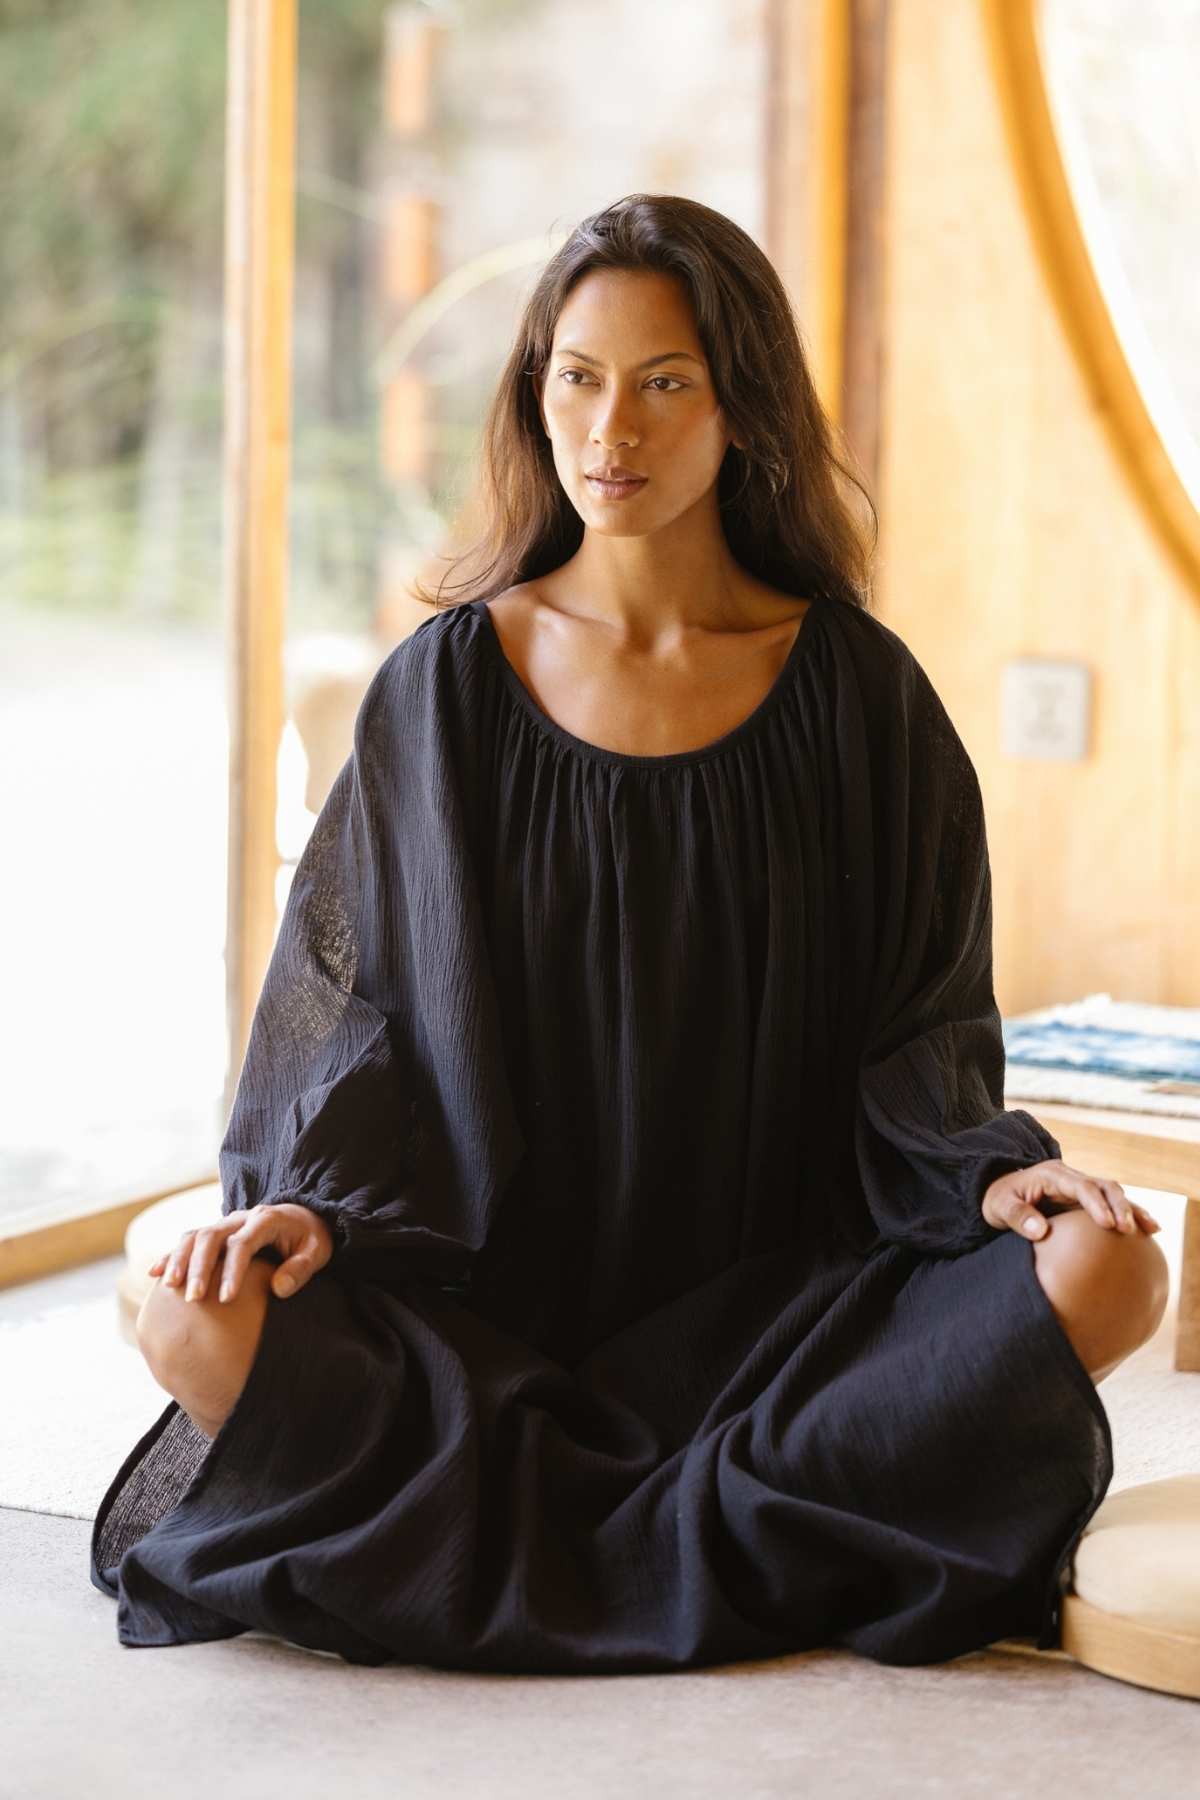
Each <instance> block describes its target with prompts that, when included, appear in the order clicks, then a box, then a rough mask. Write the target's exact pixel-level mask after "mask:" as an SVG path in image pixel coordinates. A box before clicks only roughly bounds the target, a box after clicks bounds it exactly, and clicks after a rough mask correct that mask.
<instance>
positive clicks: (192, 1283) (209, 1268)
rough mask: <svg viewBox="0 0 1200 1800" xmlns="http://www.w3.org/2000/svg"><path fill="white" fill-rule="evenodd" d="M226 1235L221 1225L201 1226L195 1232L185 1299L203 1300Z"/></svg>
mask: <svg viewBox="0 0 1200 1800" xmlns="http://www.w3.org/2000/svg"><path fill="white" fill-rule="evenodd" d="M228 1235H229V1233H228V1232H227V1230H226V1229H225V1226H224V1224H223V1223H222V1224H220V1225H201V1226H200V1227H199V1229H198V1230H197V1231H196V1233H195V1237H194V1240H193V1243H192V1259H191V1262H190V1264H189V1265H188V1278H187V1298H188V1299H189V1300H203V1298H204V1296H205V1294H206V1293H207V1292H208V1284H209V1282H210V1281H211V1279H212V1272H213V1269H214V1268H215V1266H216V1262H217V1258H218V1257H219V1256H220V1254H221V1252H222V1250H223V1249H224V1247H225V1239H226V1238H227V1237H228Z"/></svg>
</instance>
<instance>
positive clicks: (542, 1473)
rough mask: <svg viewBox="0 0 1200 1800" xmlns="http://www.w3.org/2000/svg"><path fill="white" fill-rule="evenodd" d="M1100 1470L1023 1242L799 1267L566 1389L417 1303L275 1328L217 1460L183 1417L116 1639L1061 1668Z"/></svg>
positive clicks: (109, 1585)
mask: <svg viewBox="0 0 1200 1800" xmlns="http://www.w3.org/2000/svg"><path fill="white" fill-rule="evenodd" d="M1111 1477H1112V1439H1111V1433H1110V1428H1109V1422H1108V1418H1107V1415H1106V1412H1105V1409H1104V1406H1103V1404H1102V1402H1101V1400H1100V1397H1099V1395H1098V1393H1097V1391H1096V1388H1095V1386H1094V1384H1093V1382H1092V1380H1091V1378H1090V1377H1089V1375H1088V1373H1087V1371H1086V1369H1085V1368H1084V1366H1083V1364H1082V1363H1081V1362H1080V1360H1079V1358H1078V1356H1077V1354H1076V1352H1075V1350H1074V1348H1073V1346H1072V1344H1071V1342H1070V1339H1069V1338H1068V1337H1067V1335H1066V1333H1065V1331H1064V1329H1063V1327H1062V1326H1061V1324H1060V1323H1059V1321H1058V1318H1057V1316H1056V1315H1055V1313H1054V1311H1053V1309H1052V1307H1051V1305H1050V1302H1049V1300H1048V1298H1047V1296H1046V1294H1045V1292H1044V1290H1043V1288H1042V1286H1041V1284H1040V1282H1039V1281H1038V1278H1037V1275H1036V1272H1035V1264H1034V1251H1033V1246H1032V1245H1031V1244H1029V1243H1027V1242H1026V1241H1025V1240H1023V1239H1022V1238H1020V1237H1018V1236H1017V1235H1016V1234H1015V1233H1013V1232H1008V1233H1005V1234H1002V1235H1000V1236H998V1237H995V1238H993V1239H992V1240H991V1241H989V1242H987V1243H986V1244H984V1245H982V1246H980V1247H979V1248H977V1249H974V1250H972V1251H970V1252H968V1253H967V1254H965V1255H959V1256H952V1257H937V1256H927V1255H923V1254H921V1253H919V1252H917V1251H915V1250H913V1249H911V1248H907V1247H901V1246H897V1245H892V1244H889V1245H885V1246H881V1247H878V1248H877V1249H876V1250H875V1251H874V1252H873V1253H871V1254H869V1255H862V1254H860V1253H858V1252H855V1251H852V1250H848V1249H846V1248H845V1247H840V1246H839V1247H834V1246H832V1245H830V1244H822V1243H818V1242H815V1241H813V1240H809V1239H804V1240H801V1241H798V1242H796V1243H795V1244H793V1245H792V1246H790V1247H789V1248H787V1249H786V1250H784V1251H778V1250H777V1251H774V1252H771V1253H770V1254H767V1255H760V1256H755V1257H752V1258H749V1259H747V1260H745V1261H742V1262H740V1263H738V1264H736V1265H734V1266H732V1267H730V1268H728V1269H726V1270H724V1271H723V1272H722V1273H721V1274H720V1275H719V1276H718V1277H717V1278H715V1279H713V1280H712V1281H711V1282H709V1283H708V1284H706V1285H704V1286H702V1287H699V1288H696V1289H694V1290H691V1291H689V1292H688V1293H686V1294H685V1295H683V1296H681V1297H679V1298H677V1299H675V1300H674V1301H672V1302H671V1303H670V1304H668V1305H666V1306H664V1307H662V1308H660V1309H659V1310H658V1311H656V1312H654V1313H652V1314H649V1315H647V1316H645V1317H643V1318H641V1319H639V1320H638V1321H637V1322H636V1323H635V1324H634V1325H632V1326H630V1327H628V1328H626V1329H624V1330H622V1331H620V1332H618V1333H617V1334H616V1335H614V1336H612V1337H610V1338H608V1339H607V1340H605V1341H604V1342H601V1343H599V1344H598V1345H597V1346H596V1347H595V1348H593V1349H592V1350H591V1352H590V1353H589V1354H588V1355H587V1356H586V1357H584V1358H583V1360H581V1361H580V1362H578V1363H577V1364H576V1365H575V1366H574V1367H567V1366H565V1365H564V1364H562V1363H559V1362H556V1361H554V1360H552V1359H551V1358H550V1357H548V1356H544V1355H542V1354H541V1353H540V1352H538V1351H537V1350H535V1349H532V1348H531V1347H530V1346H529V1345H528V1344H527V1343H525V1342H523V1341H522V1340H521V1339H520V1338H518V1337H515V1336H513V1335H512V1334H511V1333H510V1332H508V1331H507V1330H505V1329H503V1328H501V1327H499V1326H497V1325H496V1324H494V1323H493V1322H491V1321H490V1320H489V1319H487V1318H486V1317H484V1316H482V1315H481V1314H479V1313H478V1312H477V1311H474V1310H472V1309H471V1307H470V1305H469V1304H468V1303H466V1302H464V1301H463V1300H461V1299H459V1298H455V1297H453V1296H452V1295H451V1294H449V1293H446V1292H444V1291H442V1290H440V1289H439V1288H437V1287H435V1286H433V1285H431V1284H429V1283H428V1282H424V1281H417V1280H405V1281H401V1282H398V1283H394V1284H392V1285H389V1286H386V1287H385V1286H383V1285H379V1284H376V1283H374V1282H370V1281H365V1280H348V1279H346V1278H345V1277H343V1276H340V1275H335V1274H334V1273H333V1272H332V1266H331V1267H329V1268H327V1269H326V1270H324V1271H322V1272H321V1273H320V1274H319V1275H318V1276H316V1277H315V1278H314V1279H313V1280H312V1281H311V1282H310V1283H309V1284H308V1285H307V1286H306V1287H304V1288H302V1289H301V1290H300V1292H299V1293H298V1294H296V1295H294V1296H293V1297H292V1298H291V1299H289V1300H278V1299H276V1298H273V1297H272V1298H270V1299H269V1300H268V1305H267V1312H266V1318H265V1322H264V1327H263V1333H262V1338H261V1341H260V1344H259V1347H258V1352H257V1355H256V1357H255V1360H254V1363H253V1365H252V1367H251V1370H250V1374H249V1377H248V1379H247V1382H246V1384H245V1386H244V1388H243V1390H242V1393H241V1395H240V1396H239V1398H238V1400H237V1402H236V1404H235V1406H234V1408H233V1410H232V1412H231V1414H230V1415H229V1417H228V1418H227V1419H226V1421H225V1423H224V1425H223V1426H222V1428H221V1430H220V1431H219V1433H218V1435H217V1436H216V1438H215V1439H213V1440H211V1441H210V1440H209V1439H208V1438H207V1437H206V1436H205V1435H204V1434H203V1433H202V1432H200V1430H199V1429H198V1428H197V1427H196V1426H195V1425H194V1424H193V1423H192V1421H191V1420H190V1418H189V1417H188V1415H187V1413H186V1412H185V1411H183V1409H182V1408H181V1407H180V1406H179V1405H178V1404H177V1403H176V1402H174V1401H172V1402H171V1403H170V1404H169V1405H168V1406H167V1407H166V1409H165V1410H164V1411H163V1413H162V1414H161V1416H160V1417H159V1418H158V1419H157V1420H156V1421H155V1422H154V1424H153V1425H152V1426H151V1427H150V1429H149V1430H148V1431H147V1432H146V1433H145V1435H144V1436H143V1437H142V1438H141V1439H140V1441H139V1442H138V1443H137V1444H136V1445H135V1446H134V1448H133V1449H132V1451H131V1452H130V1454H129V1455H128V1457H127V1458H126V1459H125V1462H124V1463H123V1464H122V1466H121V1468H120V1469H119V1470H118V1472H117V1474H116V1476H115V1477H114V1479H113V1481H112V1483H111V1485H110V1487H109V1489H108V1491H107V1492H106V1493H105V1495H104V1497H103V1500H102V1502H101V1505H100V1508H99V1512H98V1515H97V1518H96V1521H95V1525H94V1529H93V1533H92V1539H91V1579H92V1581H93V1583H94V1585H95V1586H96V1587H97V1588H99V1589H100V1590H101V1591H102V1592H105V1593H107V1594H109V1595H111V1596H113V1597H114V1598H116V1599H117V1601H118V1612H117V1633H118V1637H119V1640H120V1642H121V1643H123V1644H125V1645H129V1646H146V1645H164V1644H178V1643H187V1642H195V1641H198V1640H205V1639H212V1638H222V1637H230V1636H234V1635H237V1634H238V1633H241V1632H244V1631H246V1630H262V1631H265V1632H269V1633H272V1634H275V1635H277V1636H279V1637H281V1638H283V1639H286V1640H288V1641H290V1642H292V1643H295V1644H298V1645H302V1646H306V1647H308V1648H311V1649H316V1650H324V1651H327V1652H334V1653H336V1654H339V1655H340V1656H342V1657H343V1658H345V1659H346V1660H348V1661H350V1662H356V1663H371V1664H375V1663H383V1662H388V1661H391V1660H401V1661H405V1662H417V1663H423V1664H429V1665H433V1666H437V1667H443V1668H454V1669H464V1670H466V1669H491V1670H505V1671H514V1672H516V1671H521V1672H530V1673H533V1672H538V1673H549V1672H579V1673H600V1672H607V1671H612V1672H617V1671H630V1672H632V1671H656V1670H657V1671H662V1670H671V1669H681V1668H688V1667H698V1666H704V1665H708V1664H712V1663H717V1662H724V1661H734V1660H740V1659H746V1658H757V1657H767V1656H774V1655H778V1654H784V1653H787V1652H791V1651H798V1650H805V1649H813V1648H817V1647H820V1646H843V1647H846V1648H849V1649H851V1650H853V1651H855V1652H857V1653H859V1654H861V1655H864V1656H867V1657H871V1658H873V1659H875V1660H878V1661H880V1662H885V1663H899V1664H915V1663H929V1662H940V1661H944V1660H946V1659H949V1658H951V1657H954V1656H958V1655H960V1654H963V1653H964V1652H967V1651H971V1650H974V1649H978V1648H981V1647H983V1646H985V1645H986V1644H988V1643H990V1642H993V1641H995V1640H997V1639H1000V1638H1005V1637H1011V1636H1026V1635H1027V1636H1032V1637H1035V1638H1036V1640H1037V1643H1038V1645H1039V1647H1040V1648H1049V1647H1053V1646H1054V1645H1056V1644H1057V1642H1058V1633H1059V1605H1060V1596H1061V1592H1062V1590H1063V1588H1064V1586H1065V1584H1066V1578H1067V1576H1068V1575H1069V1564H1070V1557H1071V1554H1072V1553H1073V1550H1074V1547H1075V1544H1076V1543H1077V1541H1078V1538H1079V1535H1080V1534H1081V1532H1082V1530H1083V1528H1084V1526H1085V1525H1086V1524H1087V1522H1088V1520H1089V1519H1090V1518H1091V1516H1092V1514H1093V1513H1094V1511H1095V1509H1096V1507H1097V1506H1098V1505H1099V1503H1100V1501H1101V1499H1102V1498H1103V1496H1104V1493H1105V1491H1106V1490H1107V1487H1108V1485H1109V1482H1110V1480H1111Z"/></svg>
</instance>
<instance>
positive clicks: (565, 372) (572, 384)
mask: <svg viewBox="0 0 1200 1800" xmlns="http://www.w3.org/2000/svg"><path fill="white" fill-rule="evenodd" d="M583 374H585V371H584V370H583V369H560V370H559V375H560V377H561V379H563V380H564V381H565V380H566V378H567V376H568V375H583ZM650 381H669V382H670V383H671V384H672V386H674V387H686V386H687V383H686V382H683V381H676V379H675V377H674V376H673V375H652V376H651V377H650ZM567 385H568V387H578V386H579V382H577V381H570V382H567ZM646 385H647V387H649V385H650V382H647V383H646ZM657 391H658V393H660V394H665V393H667V392H669V390H668V389H667V388H659V389H658V390H657Z"/></svg>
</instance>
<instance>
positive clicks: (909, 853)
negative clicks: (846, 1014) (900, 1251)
mask: <svg viewBox="0 0 1200 1800" xmlns="http://www.w3.org/2000/svg"><path fill="white" fill-rule="evenodd" d="M897 642H898V640H897ZM895 675H896V677H897V686H896V687H895V688H894V689H893V691H892V693H891V695H890V696H889V699H888V702H887V704H886V707H885V719H886V723H885V725H884V727H883V730H882V732H881V733H880V735H879V736H878V738H877V741H876V747H875V749H874V751H873V754H872V761H873V768H872V783H873V786H874V789H875V796H874V815H875V820H876V833H877V843H878V846H879V848H878V850H877V853H876V861H875V887H876V895H877V899H876V905H875V916H876V920H877V926H878V935H877V943H876V946H875V949H876V961H875V967H874V974H873V978H872V990H871V998H870V1004H869V1013H868V1017H869V1027H868V1030H867V1033H866V1042H865V1049H864V1052H863V1055H862V1060H861V1064H860V1069H859V1083H858V1095H857V1109H856V1115H855V1128H854V1135H855V1147H856V1156H857V1164H858V1171H859V1175H860V1178H861V1181H862V1184H863V1190H864V1194H865V1198H866V1201H867V1205H868V1207H869V1209H870V1212H871V1215H872V1217H873V1219H874V1221H875V1223H876V1225H877V1226H878V1228H879V1231H880V1232H881V1233H882V1235H883V1237H884V1239H885V1240H887V1241H889V1242H892V1243H900V1244H905V1245H908V1246H911V1247H912V1248H914V1249H917V1250H920V1251H922V1252H926V1253H930V1254H936V1255H952V1254H956V1253H958V1252H961V1251H966V1250H970V1249H972V1248H974V1247H976V1246H977V1245H980V1244H982V1243H985V1242H987V1241H988V1240H990V1239H991V1238H993V1237H995V1236H997V1235H998V1231H999V1228H996V1227H993V1226H991V1225H989V1224H988V1223H987V1221H986V1220H985V1219H984V1217H983V1215H982V1213H981V1211H980V1207H981V1204H982V1201H983V1196H984V1193H985V1192H986V1189H987V1187H988V1185H989V1183H990V1182H991V1181H993V1180H994V1179H995V1178H996V1177H997V1176H998V1175H1001V1174H1005V1173H1007V1172H1009V1171H1010V1170H1013V1169H1019V1168H1028V1167H1030V1166H1031V1165H1032V1164H1034V1163H1037V1162H1042V1161H1045V1160H1047V1159H1049V1158H1054V1157H1058V1156H1060V1155H1061V1148H1060V1146H1059V1144H1058V1142H1057V1141H1056V1140H1055V1139H1054V1138H1053V1137H1052V1136H1051V1134H1050V1133H1049V1132H1048V1131H1047V1130H1046V1129H1045V1127H1044V1126H1042V1125H1041V1124H1039V1122H1038V1121H1037V1120H1036V1119H1035V1118H1033V1117H1032V1115H1031V1114H1029V1113H1027V1112H1024V1111H1006V1110H1005V1108H1004V1068H1005V1058H1004V1039H1003V1034H1002V1031H1001V1023H1000V1013H999V1009H998V1007H997V1005H996V1000H995V997H994V994H993V991H992V979H993V977H992V887H991V870H990V866H989V859H988V846H987V833H986V829H985V823H984V811H983V800H982V795H981V792H980V786H979V780H978V777H977V775H976V772H975V769H974V766H973V765H972V763H971V760H970V757H969V756H968V754H967V751H966V748H965V746H964V745H963V743H962V741H961V739H960V737H959V735H958V733H957V731H956V730H955V727H954V725H953V723H952V721H951V719H950V717H949V715H948V713H947V712H946V709H945V707H944V706H943V704H942V702H941V700H940V699H939V697H938V695H937V693H936V692H935V690H934V688H933V686H932V684H931V683H930V681H929V678H928V676H927V675H926V674H925V672H924V670H923V669H922V668H921V666H920V664H919V663H918V662H917V661H916V659H915V657H913V656H912V655H911V653H909V652H905V654H904V655H903V657H901V658H900V660H899V662H898V665H897V668H896V670H895Z"/></svg>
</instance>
